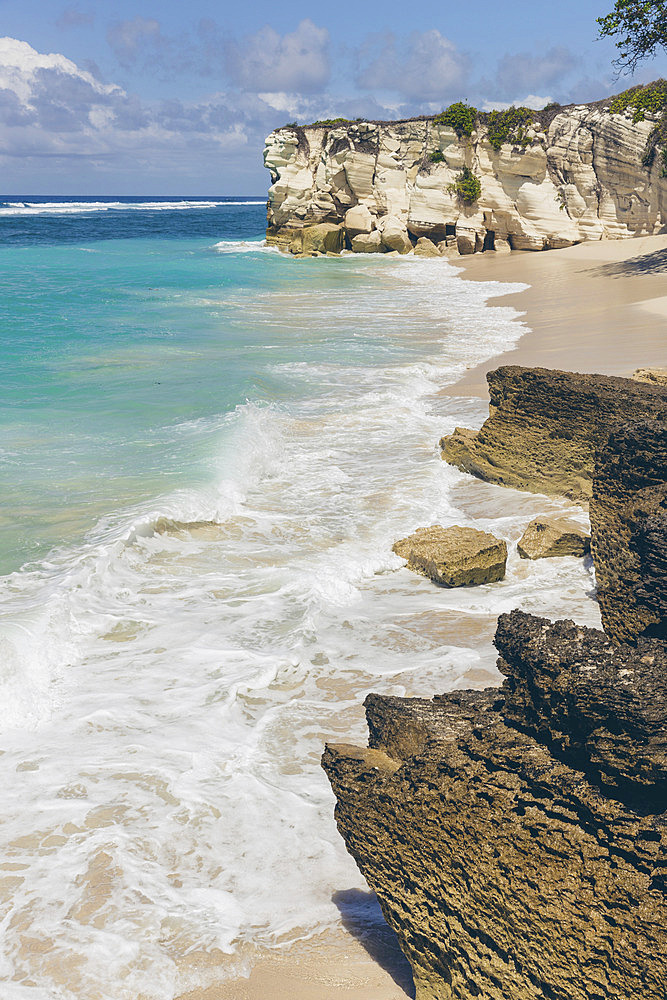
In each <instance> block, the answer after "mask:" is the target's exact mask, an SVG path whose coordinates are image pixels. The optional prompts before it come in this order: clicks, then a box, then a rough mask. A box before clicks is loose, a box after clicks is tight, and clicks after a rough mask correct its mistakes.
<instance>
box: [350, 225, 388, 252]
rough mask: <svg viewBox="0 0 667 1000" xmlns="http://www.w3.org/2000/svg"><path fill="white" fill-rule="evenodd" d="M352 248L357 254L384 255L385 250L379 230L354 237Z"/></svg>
mask: <svg viewBox="0 0 667 1000" xmlns="http://www.w3.org/2000/svg"><path fill="white" fill-rule="evenodd" d="M351 246H352V249H353V250H354V252H355V253H382V252H383V250H384V247H383V246H382V238H381V236H380V234H379V233H378V231H377V230H374V231H373V232H372V233H359V235H358V236H353V237H352V240H351Z"/></svg>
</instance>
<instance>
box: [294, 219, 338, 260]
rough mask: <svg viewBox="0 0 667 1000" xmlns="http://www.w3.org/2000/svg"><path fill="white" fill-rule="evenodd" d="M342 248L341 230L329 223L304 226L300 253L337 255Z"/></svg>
mask: <svg viewBox="0 0 667 1000" xmlns="http://www.w3.org/2000/svg"><path fill="white" fill-rule="evenodd" d="M342 248H343V229H342V227H341V226H334V225H332V224H331V223H328V222H323V223H321V224H320V225H319V226H306V227H305V229H304V230H303V241H302V244H301V252H302V253H303V254H313V253H339V252H340V251H341V250H342Z"/></svg>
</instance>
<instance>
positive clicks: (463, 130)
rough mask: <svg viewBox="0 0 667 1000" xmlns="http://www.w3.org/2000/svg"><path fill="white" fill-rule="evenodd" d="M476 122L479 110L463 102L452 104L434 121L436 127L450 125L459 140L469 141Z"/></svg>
mask: <svg viewBox="0 0 667 1000" xmlns="http://www.w3.org/2000/svg"><path fill="white" fill-rule="evenodd" d="M476 122H477V108H473V107H472V105H471V104H464V102H463V101H457V102H456V104H450V105H449V107H448V108H446V109H445V111H443V112H441V114H439V115H436V117H435V118H434V119H433V124H434V125H448V126H449V128H451V129H453V130H454V131H455V132H456V134H457V135H458V137H459V139H463V138H466V139H469V138H470V136H471V135H472V133H473V129H474V128H475V124H476Z"/></svg>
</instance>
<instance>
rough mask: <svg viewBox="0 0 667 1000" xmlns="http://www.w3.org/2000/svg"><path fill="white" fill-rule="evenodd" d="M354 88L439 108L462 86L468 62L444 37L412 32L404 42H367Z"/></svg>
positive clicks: (392, 39) (387, 38)
mask: <svg viewBox="0 0 667 1000" xmlns="http://www.w3.org/2000/svg"><path fill="white" fill-rule="evenodd" d="M357 61H358V67H359V68H358V73H357V79H356V82H357V85H358V86H359V87H361V88H362V89H365V90H387V91H391V92H395V93H398V94H401V95H402V96H403V97H405V98H407V99H408V100H412V101H415V100H417V101H435V102H437V103H438V104H443V103H445V101H446V100H447V99H448V98H449V97H450V96H451V95H452V94H453V93H455V92H458V91H460V88H461V87H462V86H463V85H464V83H465V81H466V78H467V76H468V71H469V59H468V57H467V56H466V55H465V54H464V53H462V52H460V51H459V50H458V49H457V47H456V46H455V45H454V43H453V42H451V41H450V40H449V39H448V38H445V36H444V35H441V34H440V32H439V31H438V30H437V29H435V28H433V29H432V30H431V31H424V32H413V33H412V34H411V35H409V36H408V38H407V39H406V40H398V39H397V38H396V36H395V35H393V34H392V33H387V34H385V35H381V36H376V37H375V38H371V39H369V40H368V42H366V43H365V44H364V45H362V47H361V48H360V50H359V52H358V54H357Z"/></svg>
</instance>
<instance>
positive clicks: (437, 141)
mask: <svg viewBox="0 0 667 1000" xmlns="http://www.w3.org/2000/svg"><path fill="white" fill-rule="evenodd" d="M654 125H655V120H654V119H653V118H652V117H651V116H650V115H649V116H647V119H646V120H645V121H641V122H638V123H633V122H632V117H631V114H630V113H627V114H611V113H610V112H609V110H608V108H607V107H606V106H605V105H604V104H602V103H600V102H598V103H597V104H595V105H580V106H576V107H569V108H565V109H560V110H551V111H544V112H537V113H536V115H535V120H534V121H533V124H532V126H531V127H530V129H529V132H528V140H529V142H528V145H526V146H525V148H524V147H522V146H520V145H510V144H507V143H506V144H505V145H503V146H502V147H501V149H500V150H496V149H494V147H493V146H492V145H491V143H490V142H489V139H488V135H487V129H486V126H485V124H483V122H480V123H478V125H477V128H476V130H475V131H474V132H473V134H472V136H471V137H470V138H469V139H467V140H466V139H459V138H458V137H457V135H456V133H455V132H454V131H452V129H451V128H449V127H448V126H446V125H442V124H438V123H436V122H435V121H434V120H433V119H432V118H431V119H426V118H421V119H414V120H411V121H400V122H386V123H385V122H365V121H359V122H346V123H342V124H334V125H330V126H326V125H312V126H308V127H300V126H285V127H283V128H280V129H276V131H274V132H272V133H271V135H269V137H268V138H267V140H266V149H265V152H264V162H265V165H266V166H267V167H268V169H269V170H270V172H271V180H272V184H271V187H270V189H269V200H268V219H267V240H268V242H269V243H270V244H274V245H276V246H279V247H281V248H283V249H285V250H289V251H291V252H292V253H303V252H306V253H316V252H327V251H329V252H331V251H332V250H333V251H334V252H335V251H336V250H337V249H339V248H341V247H347V248H348V249H352V250H355V251H359V252H369V251H370V252H389V251H397V252H399V253H409V252H411V251H412V248H413V246H414V245H415V244H416V243H417V241H418V240H420V238H421V242H420V245H421V248H422V251H423V252H427V249H426V250H425V247H426V240H430V241H431V243H432V244H433V251H435V245H437V246H438V247H439V250H440V252H443V253H444V252H451V253H456V252H458V253H474V252H475V251H480V250H484V249H487V250H490V249H493V250H497V251H498V250H501V251H502V250H509V249H510V248H511V249H513V250H548V249H552V248H558V247H564V246H570V245H571V244H573V243H579V242H582V241H584V240H600V239H621V238H624V237H629V236H638V235H645V234H654V233H658V232H661V231H665V230H666V229H667V179H665V178H663V177H662V162H661V159H660V157H655V161H654V162H653V164H652V165H651V166H650V167H646V166H644V165H643V164H642V157H643V154H644V150H645V148H646V143H647V140H648V138H649V135H650V133H651V130H652V129H653V127H654ZM433 154H435V157H436V159H437V160H439V162H433V161H432V156H433ZM440 156H441V159H440ZM464 166H466V167H468V168H470V169H471V170H472V171H473V172H474V173H475V175H476V176H477V177H478V178H479V180H480V181H481V187H482V192H481V195H480V197H479V199H478V200H477V201H476V202H475V203H474V204H472V205H465V204H463V203H462V202H461V201H460V199H459V198H458V196H457V195H456V193H453V190H452V187H453V185H454V183H455V180H456V177H457V175H458V174H459V173H460V172H461V170H462V169H463V167H464ZM313 227H317V230H315V229H313ZM428 246H430V244H428Z"/></svg>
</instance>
